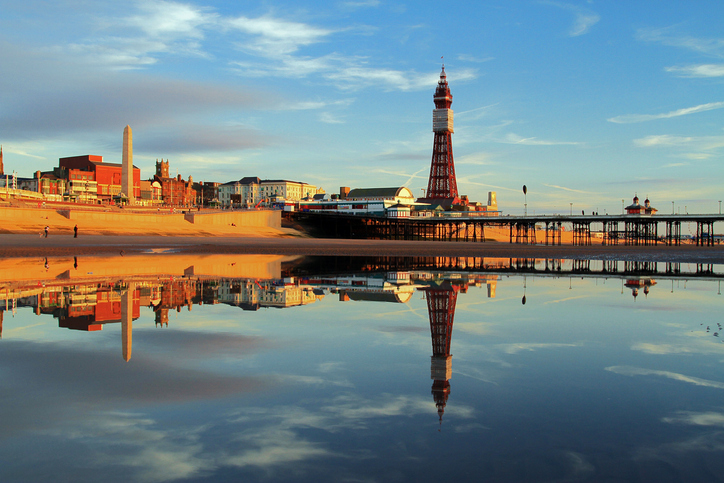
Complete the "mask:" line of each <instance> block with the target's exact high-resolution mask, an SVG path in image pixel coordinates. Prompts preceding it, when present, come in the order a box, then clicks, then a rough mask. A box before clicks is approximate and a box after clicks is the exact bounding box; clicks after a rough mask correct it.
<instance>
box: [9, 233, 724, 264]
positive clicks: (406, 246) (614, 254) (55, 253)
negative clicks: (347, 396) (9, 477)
mask: <svg viewBox="0 0 724 483" xmlns="http://www.w3.org/2000/svg"><path fill="white" fill-rule="evenodd" d="M149 253H151V254H156V255H162V254H164V253H174V254H186V255H208V254H224V255H234V254H238V255H242V254H243V255H254V254H256V255H269V254H274V255H308V256H381V257H385V256H396V257H400V256H411V257H483V258H528V259H533V258H537V259H545V258H547V259H589V260H620V261H640V262H672V263H698V264H724V245H715V246H713V247H697V246H695V245H680V246H666V245H648V246H628V245H614V246H602V245H589V246H573V245H555V246H545V245H519V244H510V243H506V242H500V241H486V242H440V241H403V240H349V239H327V238H301V237H294V236H289V235H284V234H279V235H277V236H272V237H269V236H267V237H259V236H253V235H250V236H195V237H194V236H158V235H156V236H154V235H150V236H144V235H87V236H79V238H73V236H72V235H52V234H51V235H50V236H49V237H48V238H41V237H39V236H38V235H23V234H2V235H0V259H8V258H30V257H47V258H53V257H68V256H71V257H72V256H81V255H82V256H109V255H113V256H115V255H123V256H133V255H139V254H144V255H147V254H149Z"/></svg>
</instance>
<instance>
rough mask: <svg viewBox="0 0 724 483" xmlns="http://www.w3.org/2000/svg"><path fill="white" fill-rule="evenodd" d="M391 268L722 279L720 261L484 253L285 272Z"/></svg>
mask: <svg viewBox="0 0 724 483" xmlns="http://www.w3.org/2000/svg"><path fill="white" fill-rule="evenodd" d="M391 271H411V272H415V271H445V272H460V273H466V272H471V273H480V274H503V275H514V274H533V275H536V274H537V275H552V276H568V275H585V276H591V277H595V276H601V277H622V278H626V277H635V276H638V275H657V276H658V277H659V278H679V279H684V278H686V279H694V278H696V279H709V280H722V279H724V271H722V267H721V266H720V265H714V264H705V263H699V264H687V263H677V262H653V261H626V260H588V259H586V260H577V259H550V258H548V259H546V258H487V257H385V256H383V257H351V256H337V257H307V258H306V259H305V262H304V263H302V264H300V265H298V266H296V267H294V268H293V269H291V270H289V271H288V272H287V273H288V274H289V275H294V276H297V277H304V276H306V275H307V274H311V273H314V274H315V276H317V277H324V276H323V275H319V274H327V275H328V276H334V274H341V273H345V274H346V273H358V272H359V273H367V272H391Z"/></svg>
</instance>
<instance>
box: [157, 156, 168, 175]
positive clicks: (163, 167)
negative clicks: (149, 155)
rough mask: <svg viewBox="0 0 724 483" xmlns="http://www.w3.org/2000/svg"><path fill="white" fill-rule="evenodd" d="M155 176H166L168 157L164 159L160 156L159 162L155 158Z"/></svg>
mask: <svg viewBox="0 0 724 483" xmlns="http://www.w3.org/2000/svg"><path fill="white" fill-rule="evenodd" d="M156 176H158V177H159V178H168V159H167V160H166V161H164V160H163V158H161V162H160V163H159V162H158V159H157V160H156Z"/></svg>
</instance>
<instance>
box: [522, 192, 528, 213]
mask: <svg viewBox="0 0 724 483" xmlns="http://www.w3.org/2000/svg"><path fill="white" fill-rule="evenodd" d="M523 196H525V203H524V204H523V208H524V211H523V216H528V188H527V187H526V186H525V185H523Z"/></svg>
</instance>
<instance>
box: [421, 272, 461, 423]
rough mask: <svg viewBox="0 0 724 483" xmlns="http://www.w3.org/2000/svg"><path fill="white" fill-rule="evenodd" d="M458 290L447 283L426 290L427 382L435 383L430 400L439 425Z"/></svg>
mask: <svg viewBox="0 0 724 483" xmlns="http://www.w3.org/2000/svg"><path fill="white" fill-rule="evenodd" d="M458 290H460V287H458V286H456V285H451V284H450V283H449V282H444V283H443V285H441V286H439V287H435V288H429V289H425V292H426V298H427V312H428V315H429V317H430V334H431V335H432V357H431V363H430V378H431V379H432V380H433V381H434V382H433V383H432V396H433V398H434V399H435V406H437V414H438V415H439V416H440V422H442V415H443V413H444V412H445V405H446V404H447V398H448V396H449V395H450V378H451V377H452V354H450V342H451V340H452V329H453V318H454V317H455V303H456V302H457V299H458Z"/></svg>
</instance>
